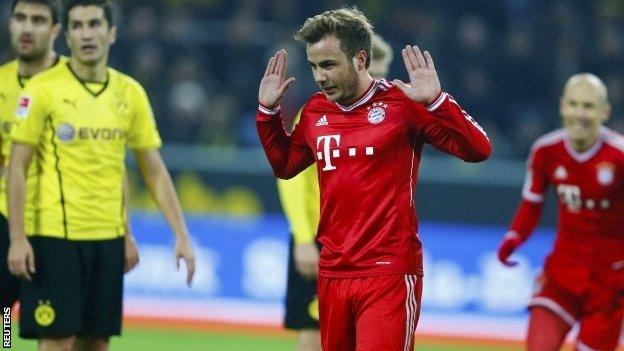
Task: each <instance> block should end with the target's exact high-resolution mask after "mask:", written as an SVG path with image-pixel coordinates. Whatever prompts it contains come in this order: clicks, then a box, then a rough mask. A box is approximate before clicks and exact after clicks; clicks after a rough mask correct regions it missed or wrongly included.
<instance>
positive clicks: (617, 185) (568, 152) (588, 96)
mask: <svg viewBox="0 0 624 351" xmlns="http://www.w3.org/2000/svg"><path fill="white" fill-rule="evenodd" d="M559 112H560V114H561V117H562V120H563V129H560V130H557V131H554V132H551V133H549V134H546V135H544V136H542V137H541V138H539V139H538V140H537V141H536V142H535V144H534V145H533V147H532V149H531V153H530V156H529V160H528V163H527V177H526V181H525V184H524V188H523V191H522V202H521V203H520V208H519V209H518V212H517V214H516V216H515V218H514V219H513V221H512V223H511V227H510V229H509V231H508V232H507V234H506V235H505V237H504V238H503V240H502V242H501V244H500V247H499V249H498V257H499V259H500V261H501V262H503V263H504V264H505V265H508V266H513V265H515V264H516V262H513V261H510V260H509V256H510V255H511V254H512V253H513V252H514V251H515V249H516V248H517V247H518V246H520V245H521V244H522V243H523V242H524V241H525V240H526V239H527V238H528V237H529V235H530V234H531V232H532V231H533V229H535V227H536V226H537V222H538V220H539V217H540V215H541V212H542V206H543V202H544V197H545V194H546V190H547V187H548V185H549V184H551V185H552V186H553V188H554V189H555V190H556V194H557V197H558V205H559V208H558V228H557V238H556V241H555V247H554V249H553V250H552V252H551V253H550V255H549V256H548V257H547V258H546V262H545V264H544V268H543V271H542V272H541V273H540V274H539V275H538V277H537V279H536V289H535V293H534V296H533V298H532V300H531V302H530V303H529V308H530V312H531V314H530V319H529V328H528V333H527V349H528V350H529V351H554V350H559V348H560V347H561V345H562V344H563V341H564V339H565V337H566V335H567V334H568V332H569V331H570V329H571V328H572V326H573V325H574V324H575V323H578V324H579V327H580V329H579V334H578V337H577V340H576V350H578V351H592V350H601V351H604V350H615V349H616V347H617V344H618V339H619V337H620V332H621V330H622V318H623V317H624V236H623V235H624V215H623V214H624V138H623V137H622V136H620V135H619V134H617V133H615V132H613V131H611V130H609V129H607V128H606V127H604V126H603V123H604V122H605V121H606V120H607V119H608V118H609V114H610V112H611V108H610V106H609V102H608V99H607V88H606V87H605V85H604V83H603V82H602V81H601V80H600V79H599V78H598V77H596V76H595V75H593V74H588V73H582V74H577V75H574V76H572V77H571V78H570V79H569V80H568V82H567V83H566V85H565V87H564V90H563V96H562V97H561V100H560V108H559Z"/></svg>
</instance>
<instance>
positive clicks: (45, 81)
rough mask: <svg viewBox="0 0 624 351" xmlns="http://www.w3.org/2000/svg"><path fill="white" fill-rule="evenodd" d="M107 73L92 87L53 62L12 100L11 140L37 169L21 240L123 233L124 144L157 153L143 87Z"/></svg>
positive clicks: (101, 237)
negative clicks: (24, 148) (27, 151)
mask: <svg viewBox="0 0 624 351" xmlns="http://www.w3.org/2000/svg"><path fill="white" fill-rule="evenodd" d="M107 76H108V77H107V81H106V83H105V84H102V85H97V84H95V85H93V84H90V83H88V82H84V81H81V80H80V79H79V78H78V77H77V76H76V75H75V74H74V73H73V72H72V70H71V68H70V65H69V64H68V63H67V64H62V65H57V66H56V67H54V68H52V69H49V70H47V71H45V72H43V73H40V74H38V75H37V76H36V77H34V78H32V79H31V81H30V82H29V83H28V84H27V85H26V87H25V89H24V91H23V93H22V95H21V96H20V98H19V101H18V106H17V111H16V112H15V117H16V119H17V120H18V122H17V124H16V125H15V127H14V128H13V130H12V132H11V139H12V141H13V142H17V143H23V144H28V145H31V146H32V147H33V148H35V149H36V152H35V153H34V156H33V161H32V162H33V163H35V164H36V166H37V171H38V172H37V174H36V182H37V184H36V186H35V187H34V190H33V191H34V194H33V196H32V197H30V196H29V197H28V199H29V201H27V203H26V205H25V213H24V221H25V223H24V227H25V231H26V234H27V235H44V236H52V237H58V238H65V239H69V240H105V239H111V238H116V237H119V236H123V235H124V233H125V225H124V223H125V204H124V201H123V200H124V197H123V177H124V172H125V164H124V159H125V152H126V146H127V147H129V148H131V149H152V148H158V147H160V145H161V140H160V136H159V135H158V131H157V129H156V123H155V121H154V116H153V113H152V109H151V107H150V104H149V100H148V98H147V94H146V93H145V90H144V89H143V87H141V85H140V84H139V83H137V82H136V81H135V80H133V79H132V78H130V77H128V76H126V75H124V74H122V73H120V72H117V71H115V70H114V69H112V68H109V69H108V71H107ZM94 88H96V89H97V90H93V89H94ZM28 191H31V189H30V188H29V189H28ZM30 199H32V200H30ZM9 215H10V213H9Z"/></svg>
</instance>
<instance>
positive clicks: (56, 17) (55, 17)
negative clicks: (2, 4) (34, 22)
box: [11, 0, 62, 24]
mask: <svg viewBox="0 0 624 351" xmlns="http://www.w3.org/2000/svg"><path fill="white" fill-rule="evenodd" d="M20 2H25V3H29V4H41V5H44V6H47V7H48V8H49V9H50V13H51V14H52V24H57V23H59V22H60V21H61V20H60V16H61V7H62V5H61V2H60V1H59V0H13V1H12V2H11V15H13V12H14V11H15V6H17V4H18V3H20Z"/></svg>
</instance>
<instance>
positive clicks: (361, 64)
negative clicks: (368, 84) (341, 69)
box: [353, 50, 368, 71]
mask: <svg viewBox="0 0 624 351" xmlns="http://www.w3.org/2000/svg"><path fill="white" fill-rule="evenodd" d="M367 58H368V55H367V54H366V51H364V50H360V51H358V53H357V54H355V57H354V58H353V63H354V64H355V68H356V70H357V71H362V70H366V59H367Z"/></svg>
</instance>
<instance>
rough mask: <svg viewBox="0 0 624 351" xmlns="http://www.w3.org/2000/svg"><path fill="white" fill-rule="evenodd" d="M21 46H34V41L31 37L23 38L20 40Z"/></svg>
mask: <svg viewBox="0 0 624 351" xmlns="http://www.w3.org/2000/svg"><path fill="white" fill-rule="evenodd" d="M19 44H20V45H21V46H26V45H32V44H33V40H32V38H30V37H21V38H20V39H19Z"/></svg>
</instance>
